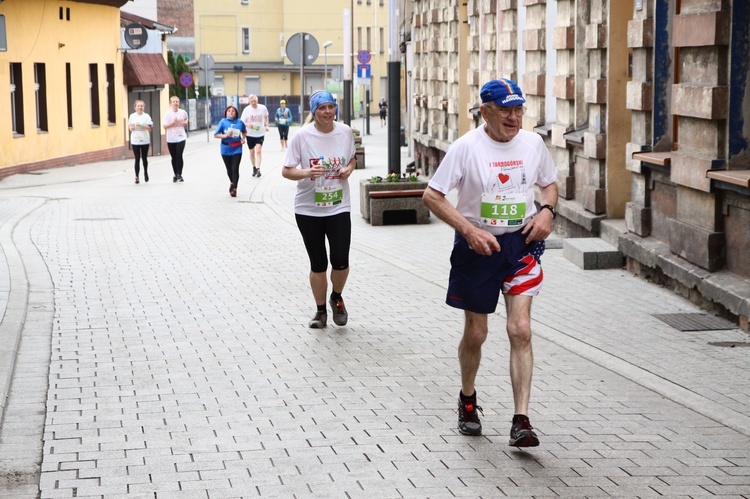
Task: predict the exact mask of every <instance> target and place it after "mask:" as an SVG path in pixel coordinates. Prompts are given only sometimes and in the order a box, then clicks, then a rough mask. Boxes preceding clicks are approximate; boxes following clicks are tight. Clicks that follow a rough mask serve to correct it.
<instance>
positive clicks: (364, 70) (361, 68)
mask: <svg viewBox="0 0 750 499" xmlns="http://www.w3.org/2000/svg"><path fill="white" fill-rule="evenodd" d="M371 71H372V66H370V65H369V64H357V78H369V77H370V76H371Z"/></svg>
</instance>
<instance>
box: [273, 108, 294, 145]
mask: <svg viewBox="0 0 750 499" xmlns="http://www.w3.org/2000/svg"><path fill="white" fill-rule="evenodd" d="M291 123H292V112H291V111H290V110H289V108H288V107H286V101H285V100H282V101H280V102H279V108H278V109H277V110H276V128H278V129H279V138H280V139H281V150H282V151H286V144H287V140H289V125H290V124H291Z"/></svg>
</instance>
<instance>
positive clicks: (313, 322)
mask: <svg viewBox="0 0 750 499" xmlns="http://www.w3.org/2000/svg"><path fill="white" fill-rule="evenodd" d="M327 320H328V314H326V313H325V312H315V316H313V318H312V319H310V322H308V323H307V325H308V327H311V328H313V329H323V328H324V327H326V321H327Z"/></svg>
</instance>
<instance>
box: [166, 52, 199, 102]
mask: <svg viewBox="0 0 750 499" xmlns="http://www.w3.org/2000/svg"><path fill="white" fill-rule="evenodd" d="M167 65H168V66H169V70H170V71H171V72H172V77H173V78H174V84H171V85H169V96H170V97H172V96H173V95H176V96H177V97H179V98H180V99H184V98H185V87H183V86H182V85H181V84H180V75H181V74H182V73H192V71H190V69H189V68H188V66H187V61H185V58H184V57H182V56H181V55H178V56H176V57H175V55H174V53H173V52H172V51H171V50H170V51H169V52H167ZM187 90H188V98H189V99H195V85H191V86H190V87H188V89H187Z"/></svg>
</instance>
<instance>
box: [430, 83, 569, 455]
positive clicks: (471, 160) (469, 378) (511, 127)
mask: <svg viewBox="0 0 750 499" xmlns="http://www.w3.org/2000/svg"><path fill="white" fill-rule="evenodd" d="M480 96H481V98H482V105H481V107H480V110H481V113H482V118H484V121H485V124H484V125H483V126H480V127H478V128H476V129H474V130H472V131H470V132H468V133H467V134H465V135H464V136H463V137H461V138H460V139H458V140H457V141H455V142H454V143H453V144H452V145H451V147H450V148H449V149H448V152H447V153H446V155H445V157H444V158H443V161H442V162H441V163H440V166H439V167H438V169H437V171H436V172H435V174H434V175H433V176H432V179H431V180H430V182H429V184H428V187H427V189H426V190H425V193H424V197H423V199H424V203H425V204H426V205H427V207H428V208H430V210H432V212H433V213H435V215H437V216H438V217H439V218H440V219H441V220H443V221H444V222H446V223H448V224H449V225H451V226H452V227H453V228H454V229H455V230H456V234H455V241H454V245H453V252H452V254H451V272H450V279H449V283H448V293H447V299H446V303H447V304H448V305H450V306H452V307H455V308H458V309H462V310H464V330H463V337H462V339H461V342H460V343H459V345H458V359H459V365H460V367H461V391H460V393H459V397H458V430H459V431H460V432H461V433H462V434H464V435H481V434H482V424H481V422H480V420H479V415H478V414H477V412H482V409H481V407H479V406H478V405H477V393H476V390H475V388H474V382H475V380H476V375H477V371H478V370H479V362H480V359H481V357H482V344H483V343H484V341H485V340H486V339H487V334H488V320H487V318H488V315H489V314H492V313H494V312H495V309H496V308H497V303H498V300H499V297H500V292H501V291H502V294H503V297H504V300H505V309H506V314H507V321H506V330H507V333H508V339H509V341H510V380H511V385H512V387H513V399H514V405H515V407H514V416H513V421H512V423H511V430H510V441H509V444H510V445H512V446H516V447H535V446H537V445H539V438H538V437H537V435H536V432H534V430H533V428H532V426H531V423H530V422H529V416H528V409H529V398H530V393H531V377H532V371H533V368H534V356H533V352H532V348H531V301H532V298H533V297H534V296H536V295H537V293H538V292H539V290H540V289H541V287H542V280H543V276H544V274H543V272H542V266H541V261H540V258H541V255H542V253H544V240H545V239H546V238H547V236H549V234H550V233H551V231H552V220H553V218H554V217H555V215H556V214H555V205H556V204H557V184H556V183H555V182H556V180H557V168H556V167H555V165H554V162H553V160H552V157H551V156H550V154H549V151H548V150H547V147H546V146H545V145H544V141H543V140H542V139H541V137H539V135H537V134H536V133H533V132H529V131H526V130H522V129H521V117H522V116H523V114H524V112H525V109H526V108H525V107H524V106H523V104H524V103H525V102H526V100H525V99H524V97H523V93H522V92H521V89H520V88H519V87H518V84H517V83H516V82H514V81H512V80H508V79H504V78H503V79H499V80H492V81H490V82H488V83H486V84H485V85H484V86H483V87H482V89H481V92H480ZM535 186H536V187H538V188H539V191H540V203H541V205H542V206H541V208H540V209H539V210H538V211H537V208H536V205H535V204H534V193H535ZM453 189H457V191H458V199H457V202H456V206H455V207H454V206H453V205H452V204H451V203H450V202H449V201H448V200H447V199H446V198H445V196H446V194H448V193H449V192H450V191H451V190H453Z"/></svg>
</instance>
